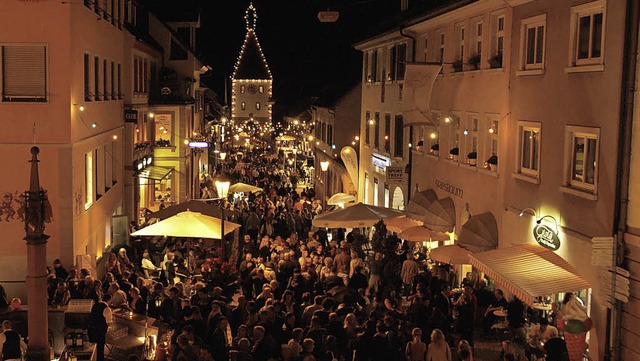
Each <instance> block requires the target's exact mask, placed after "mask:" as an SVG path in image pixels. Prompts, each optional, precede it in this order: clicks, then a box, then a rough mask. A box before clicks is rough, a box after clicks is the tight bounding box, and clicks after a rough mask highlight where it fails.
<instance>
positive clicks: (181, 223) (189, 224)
mask: <svg viewBox="0 0 640 361" xmlns="http://www.w3.org/2000/svg"><path fill="white" fill-rule="evenodd" d="M221 226H222V222H221V219H220V218H215V217H211V216H207V215H204V214H202V213H198V212H192V211H189V210H187V211H184V212H181V213H178V214H176V215H175V216H172V217H169V218H166V219H163V220H162V221H160V222H157V223H154V224H152V225H150V226H147V227H144V228H142V229H140V230H138V231H135V232H133V233H131V235H132V236H134V237H141V236H166V237H190V238H212V239H220V238H222V237H221V233H222V230H221ZM238 227H240V225H239V224H237V223H233V222H229V221H225V222H224V231H225V232H224V233H225V235H226V234H229V233H231V232H233V231H234V230H235V229H236V228H238Z"/></svg>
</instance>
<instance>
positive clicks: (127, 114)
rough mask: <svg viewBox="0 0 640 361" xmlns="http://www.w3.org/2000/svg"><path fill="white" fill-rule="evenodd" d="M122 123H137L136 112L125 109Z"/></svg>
mask: <svg viewBox="0 0 640 361" xmlns="http://www.w3.org/2000/svg"><path fill="white" fill-rule="evenodd" d="M124 122H125V123H137V122H138V111H137V110H136V109H125V110H124Z"/></svg>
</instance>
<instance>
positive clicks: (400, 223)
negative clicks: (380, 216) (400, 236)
mask: <svg viewBox="0 0 640 361" xmlns="http://www.w3.org/2000/svg"><path fill="white" fill-rule="evenodd" d="M384 224H385V225H386V226H387V230H389V231H391V232H396V233H400V232H402V231H404V230H405V229H407V228H410V227H415V226H421V225H422V221H416V220H413V219H411V218H407V217H403V218H386V219H385V220H384Z"/></svg>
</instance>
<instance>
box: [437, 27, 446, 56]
mask: <svg viewBox="0 0 640 361" xmlns="http://www.w3.org/2000/svg"><path fill="white" fill-rule="evenodd" d="M437 33H438V37H439V38H440V44H439V48H438V59H436V61H437V62H438V61H439V62H440V63H444V56H445V53H446V41H447V34H446V32H445V31H444V29H439V30H438V31H437Z"/></svg>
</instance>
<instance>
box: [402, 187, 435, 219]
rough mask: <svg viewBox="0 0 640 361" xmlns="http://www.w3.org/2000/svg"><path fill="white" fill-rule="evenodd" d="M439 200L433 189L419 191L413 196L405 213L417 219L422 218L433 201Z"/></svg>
mask: <svg viewBox="0 0 640 361" xmlns="http://www.w3.org/2000/svg"><path fill="white" fill-rule="evenodd" d="M437 200H438V196H437V195H436V192H434V191H433V189H427V190H424V191H422V192H418V193H416V194H414V195H413V197H411V200H410V201H409V204H407V209H406V210H405V213H406V214H407V217H409V218H411V219H416V220H422V218H423V217H424V215H425V214H426V212H427V209H428V208H429V206H430V205H431V203H433V202H435V201H437Z"/></svg>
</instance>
